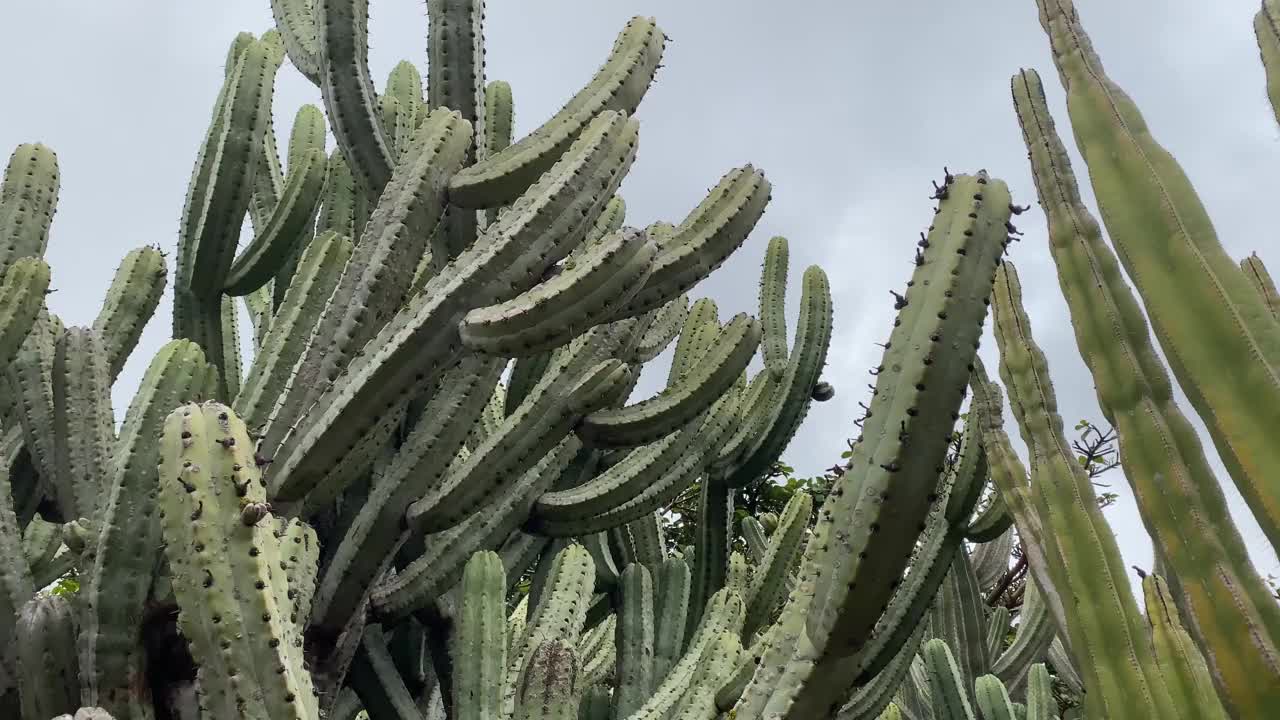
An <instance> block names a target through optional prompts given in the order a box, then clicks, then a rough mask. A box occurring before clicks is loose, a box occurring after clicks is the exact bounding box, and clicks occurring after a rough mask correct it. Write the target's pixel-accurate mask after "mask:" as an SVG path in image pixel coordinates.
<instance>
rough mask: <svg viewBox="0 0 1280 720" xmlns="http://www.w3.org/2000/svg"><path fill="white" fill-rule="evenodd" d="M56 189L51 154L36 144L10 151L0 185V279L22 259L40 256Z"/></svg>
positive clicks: (54, 162) (46, 242)
mask: <svg viewBox="0 0 1280 720" xmlns="http://www.w3.org/2000/svg"><path fill="white" fill-rule="evenodd" d="M60 187H61V184H60V179H59V174H58V158H57V156H56V155H54V152H53V150H51V149H49V148H48V147H47V146H45V145H42V144H40V143H26V144H23V145H19V146H18V147H17V148H15V149H14V151H13V154H12V155H10V156H9V164H8V165H6V166H5V170H4V183H3V184H2V185H0V277H2V276H4V274H5V273H6V272H8V270H9V267H10V266H12V265H13V263H15V262H16V261H18V260H20V259H22V258H28V257H29V258H39V257H43V256H44V251H45V248H46V247H48V245H49V226H50V225H51V224H52V223H53V214H54V211H55V210H56V209H57V206H58V191H59V189H60Z"/></svg>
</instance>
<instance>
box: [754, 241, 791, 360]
mask: <svg viewBox="0 0 1280 720" xmlns="http://www.w3.org/2000/svg"><path fill="white" fill-rule="evenodd" d="M787 259H788V258H787V239H786V238H784V237H775V238H773V239H771V240H770V241H769V247H768V249H767V250H765V256H764V268H763V270H762V271H761V276H760V312H761V315H760V320H761V322H762V323H763V325H764V343H763V345H762V349H763V351H764V364H765V367H767V368H768V369H769V372H770V374H772V375H773V376H774V377H775V378H777V379H779V380H781V379H782V376H783V374H784V373H785V372H786V369H787V315H786V307H787V306H786V292H787Z"/></svg>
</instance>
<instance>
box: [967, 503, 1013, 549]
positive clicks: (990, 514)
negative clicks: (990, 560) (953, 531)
mask: <svg viewBox="0 0 1280 720" xmlns="http://www.w3.org/2000/svg"><path fill="white" fill-rule="evenodd" d="M1011 527H1013V513H1011V512H1009V506H1008V505H1007V504H1006V503H1005V501H1004V496H1002V495H1001V494H1000V493H992V494H991V497H990V502H988V503H987V504H986V506H985V507H983V508H982V509H981V510H979V511H978V513H977V515H975V516H974V518H973V519H972V520H971V521H970V522H969V527H967V528H965V531H964V537H965V539H966V540H968V541H969V542H974V543H988V542H991V541H993V540H995V539H996V538H999V537H1000V536H1002V535H1004V533H1005V531H1006V530H1008V529H1009V528H1011Z"/></svg>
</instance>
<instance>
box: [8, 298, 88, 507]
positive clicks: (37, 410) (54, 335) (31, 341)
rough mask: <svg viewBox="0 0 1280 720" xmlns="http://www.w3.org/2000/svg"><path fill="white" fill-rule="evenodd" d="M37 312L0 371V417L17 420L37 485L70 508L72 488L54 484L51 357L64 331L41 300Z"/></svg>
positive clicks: (55, 464) (54, 442)
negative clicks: (26, 331) (36, 477)
mask: <svg viewBox="0 0 1280 720" xmlns="http://www.w3.org/2000/svg"><path fill="white" fill-rule="evenodd" d="M37 312H38V315H37V317H36V321H35V323H34V324H33V325H32V327H31V330H30V331H29V332H28V333H27V336H26V337H25V338H24V339H23V340H22V344H21V345H20V346H19V348H18V352H17V354H16V355H15V356H14V357H13V360H12V361H10V363H9V366H8V367H7V368H5V369H3V371H0V372H3V374H2V375H0V416H4V417H6V418H7V420H6V421H12V420H14V419H16V420H17V424H18V425H19V426H20V427H21V428H22V442H23V443H24V444H25V446H26V449H27V452H28V453H29V454H30V456H31V462H32V464H33V465H34V467H35V469H36V471H37V473H38V475H39V478H40V482H41V484H42V485H44V486H45V487H46V489H47V490H52V491H54V495H55V496H56V499H57V502H58V504H59V505H60V506H62V507H64V508H68V509H70V508H73V507H74V502H75V498H74V494H73V492H72V488H71V487H70V486H69V485H61V486H60V485H58V484H57V483H58V479H59V478H58V471H57V461H56V454H57V449H56V440H57V436H56V434H55V432H54V425H53V356H54V349H55V348H56V344H57V341H58V338H59V337H61V336H62V333H63V332H64V328H63V326H62V321H61V320H60V319H59V318H58V317H57V316H56V315H53V314H52V313H50V312H49V310H48V308H47V307H46V306H45V304H44V302H43V299H42V300H41V302H40V309H39V310H38V311H37ZM36 500H37V501H38V498H37V499H36Z"/></svg>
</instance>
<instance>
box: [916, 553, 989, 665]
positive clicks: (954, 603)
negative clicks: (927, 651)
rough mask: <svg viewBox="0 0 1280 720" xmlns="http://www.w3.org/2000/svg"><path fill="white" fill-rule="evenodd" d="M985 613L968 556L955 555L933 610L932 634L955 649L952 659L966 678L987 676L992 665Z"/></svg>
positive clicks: (930, 628) (931, 616)
mask: <svg viewBox="0 0 1280 720" xmlns="http://www.w3.org/2000/svg"><path fill="white" fill-rule="evenodd" d="M983 609H984V605H983V602H982V597H981V595H979V593H978V586H977V582H976V580H975V578H974V576H973V569H972V567H971V565H970V564H969V554H968V553H967V552H956V553H954V554H953V555H952V559H951V570H950V572H948V573H947V578H946V580H944V581H943V583H942V586H941V587H940V588H939V589H938V595H937V598H936V599H935V600H934V604H933V607H932V608H931V609H930V612H929V630H930V632H931V634H932V635H933V636H934V637H936V638H941V639H942V640H943V641H945V642H946V643H947V647H948V648H949V649H950V648H955V652H953V653H952V657H953V658H954V659H955V661H956V665H958V666H959V668H960V673H961V675H962V676H963V677H966V678H974V677H977V676H979V675H986V674H987V672H988V670H989V669H990V665H991V661H990V657H989V656H988V654H987V634H986V621H985V618H984V614H983Z"/></svg>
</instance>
